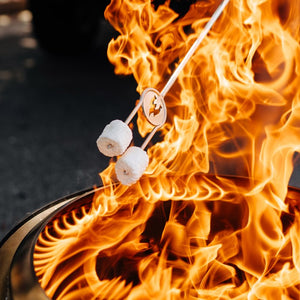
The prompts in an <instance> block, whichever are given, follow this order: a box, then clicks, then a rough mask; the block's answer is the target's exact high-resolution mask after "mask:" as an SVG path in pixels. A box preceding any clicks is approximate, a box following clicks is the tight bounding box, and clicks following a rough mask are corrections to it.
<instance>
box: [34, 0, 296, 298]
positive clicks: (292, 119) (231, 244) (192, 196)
mask: <svg viewBox="0 0 300 300" xmlns="http://www.w3.org/2000/svg"><path fill="white" fill-rule="evenodd" d="M219 3H220V1H196V2H195V3H194V4H192V5H191V6H190V9H189V11H188V12H187V13H186V14H185V15H182V14H178V13H176V12H174V11H173V10H172V9H171V8H170V6H171V5H172V1H166V3H164V4H161V5H159V6H158V7H156V6H155V1H153V2H152V1H150V0H144V1H142V0H113V1H112V2H111V4H110V5H109V6H108V7H107V9H106V11H105V17H106V18H107V19H108V20H109V22H110V23H111V24H112V25H113V26H114V28H115V29H116V30H117V31H118V32H119V36H118V37H117V38H116V39H114V40H112V41H111V42H110V44H109V46H108V57H109V59H110V61H111V62H112V64H113V65H114V66H115V72H116V73H117V74H126V75H129V74H133V76H134V78H135V79H136V81H137V83H138V85H137V90H138V92H139V93H141V92H142V91H143V90H144V89H145V88H147V87H154V88H156V89H158V90H161V89H162V87H163V86H164V84H165V83H166V81H167V79H168V78H169V77H170V75H171V74H172V72H173V71H174V69H175V68H176V66H177V65H178V63H179V62H180V59H181V58H182V57H184V55H185V53H186V52H187V51H188V49H189V47H190V46H191V45H192V43H193V41H194V40H195V39H196V38H197V37H198V35H199V33H200V32H201V30H202V29H203V27H204V26H205V24H206V23H207V21H208V20H209V17H210V16H211V15H212V13H213V11H214V10H215V9H216V7H217V6H218V4H219ZM299 20H300V1H299V0H292V1H283V0H231V1H230V3H229V5H228V6H227V8H226V9H225V11H224V13H223V14H222V16H221V17H220V19H219V20H218V21H217V23H216V24H215V25H214V26H213V28H212V30H211V31H210V33H209V35H208V36H207V37H206V38H205V39H204V41H203V43H202V44H201V46H200V47H199V49H198V50H197V51H196V53H195V55H194V56H193V57H192V59H191V60H190V62H189V63H188V65H187V66H186V67H185V68H184V70H183V71H182V73H181V74H180V76H179V78H178V80H177V82H176V83H175V85H174V86H173V87H172V89H171V90H170V92H169V93H168V94H167V96H166V97H165V101H166V105H167V109H168V120H167V123H166V124H165V126H164V127H163V128H162V129H161V131H160V134H161V141H160V142H158V143H156V144H155V145H153V146H151V147H150V148H149V149H148V154H149V157H150V165H149V167H148V169H147V171H146V173H145V175H144V176H143V177H142V179H141V180H140V181H139V182H137V183H136V184H135V185H133V186H131V187H124V186H122V185H115V184H114V183H113V179H112V178H114V173H113V169H114V163H111V165H110V166H109V167H108V168H107V169H106V170H105V171H103V172H102V173H101V178H102V180H103V182H104V185H105V188H104V189H101V191H100V192H96V193H95V197H94V201H93V204H92V205H91V207H90V208H89V209H88V210H84V211H82V212H81V213H80V214H79V215H80V218H78V217H77V215H76V213H73V214H72V215H71V216H69V215H68V217H63V216H61V217H59V218H58V219H57V220H54V221H53V222H52V223H51V224H50V225H49V226H48V227H46V229H45V230H44V232H43V233H42V234H41V236H40V237H39V240H38V243H37V245H36V247H35V253H34V263H35V270H36V274H37V276H38V277H39V280H40V283H41V285H42V287H43V288H44V289H45V290H46V293H47V295H49V296H50V297H53V298H55V299H74V298H81V299H118V298H120V299H124V298H128V299H246V298H247V299H297V298H299V296H300V288H299V286H300V258H299V251H300V246H299V245H300V225H299V222H300V221H299V205H298V206H297V199H296V198H293V197H292V198H291V196H290V194H289V195H288V197H287V192H288V182H289V180H290V177H291V174H292V172H293V158H294V154H295V153H296V152H297V151H299V145H300V119H299V118H300V101H299V100H300V96H299V95H300V89H299V86H300V22H299ZM137 123H138V129H139V131H140V134H141V135H142V136H145V135H146V134H147V133H148V132H149V130H151V128H150V127H149V124H148V123H147V121H146V120H145V118H144V117H143V115H142V114H141V113H140V114H139V117H138V121H137ZM207 173H214V174H216V176H211V175H206V174H207ZM222 174H223V175H224V174H227V175H234V176H244V177H245V178H247V179H238V180H237V179H234V178H235V177H224V176H220V175H222ZM297 195H298V197H299V194H297V193H296V196H297ZM292 196H293V195H292ZM298 203H299V202H298ZM70 220H71V221H70ZM50 229H51V230H50Z"/></svg>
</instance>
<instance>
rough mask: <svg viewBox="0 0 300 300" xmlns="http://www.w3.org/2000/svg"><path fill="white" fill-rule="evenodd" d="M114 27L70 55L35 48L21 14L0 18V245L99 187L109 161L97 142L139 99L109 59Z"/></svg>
mask: <svg viewBox="0 0 300 300" xmlns="http://www.w3.org/2000/svg"><path fill="white" fill-rule="evenodd" d="M111 34H112V30H111V28H109V26H108V25H107V24H106V23H105V22H104V21H103V20H102V21H101V28H100V32H99V36H98V39H97V47H95V48H94V49H93V50H92V51H91V52H89V53H86V54H85V55H81V56H75V57H56V56H51V55H48V54H46V53H45V52H43V51H42V50H41V49H39V47H38V45H37V42H36V40H35V39H34V38H33V36H32V33H31V23H30V22H29V20H28V18H27V16H26V14H25V15H24V14H23V16H22V14H21V15H14V16H12V17H10V18H8V17H4V18H3V16H0V240H1V239H2V238H3V236H4V235H5V233H7V232H8V231H9V230H10V229H12V228H13V226H15V224H17V223H18V222H19V221H20V220H21V219H23V218H25V217H26V216H27V215H28V214H30V213H32V212H33V211H35V210H37V209H39V208H41V207H42V206H44V205H46V204H48V203H49V202H52V201H54V200H56V199H58V198H60V197H63V196H66V195H68V194H72V193H74V192H76V191H80V190H83V189H86V188H90V187H92V186H94V185H99V184H100V183H101V181H100V177H99V175H98V173H99V172H100V171H101V170H103V169H104V168H105V167H106V166H107V165H108V161H109V160H108V159H107V158H106V157H104V156H103V155H102V154H100V153H99V152H98V149H97V147H96V139H97V137H98V136H99V134H100V133H101V131H102V129H103V127H104V126H105V125H106V124H107V123H109V122H110V121H111V120H112V119H117V118H118V119H125V118H126V117H127V115H128V114H129V112H130V111H131V110H132V108H133V107H134V104H135V101H136V99H138V94H137V93H136V91H135V89H136V83H135V81H134V80H133V78H131V77H117V76H115V75H114V72H113V67H112V66H111V65H110V63H109V62H108V60H107V57H106V47H107V43H108V41H109V40H110V38H111Z"/></svg>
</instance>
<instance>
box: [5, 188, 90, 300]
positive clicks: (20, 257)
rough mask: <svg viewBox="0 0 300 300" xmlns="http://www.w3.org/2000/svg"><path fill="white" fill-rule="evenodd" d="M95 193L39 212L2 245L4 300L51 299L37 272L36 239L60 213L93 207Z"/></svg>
mask: <svg viewBox="0 0 300 300" xmlns="http://www.w3.org/2000/svg"><path fill="white" fill-rule="evenodd" d="M94 191H95V189H89V190H85V191H81V192H78V193H75V194H72V195H70V196H67V197H63V198H61V199H59V200H56V201H54V202H52V203H51V204H49V205H47V206H45V207H43V208H41V209H40V210H38V211H36V212H35V213H33V214H32V215H30V216H29V217H28V218H26V219H24V220H23V221H21V222H20V223H19V224H18V225H17V226H16V227H15V228H13V229H12V230H11V232H9V233H8V234H7V235H6V237H5V238H4V239H3V240H2V241H1V243H0V266H1V268H0V298H1V299H14V300H17V299H37V300H38V299H49V298H48V297H47V296H46V294H45V293H44V291H43V289H42V288H41V287H40V285H39V283H38V280H37V278H36V276H35V272H34V269H33V257H32V255H33V250H34V246H35V242H36V239H37V237H38V235H39V233H40V232H41V230H42V229H43V228H44V226H45V225H46V224H47V222H48V221H49V220H50V219H51V218H53V217H54V216H55V215H56V214H58V213H59V212H60V211H62V210H64V209H65V208H66V207H69V206H70V205H72V204H76V205H82V204H83V202H84V203H85V204H86V203H90V202H91V200H92V197H93V194H94Z"/></svg>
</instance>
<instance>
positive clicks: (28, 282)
mask: <svg viewBox="0 0 300 300" xmlns="http://www.w3.org/2000/svg"><path fill="white" fill-rule="evenodd" d="M212 178H213V179H215V177H214V176H212ZM227 178H228V177H227ZM219 179H220V178H219ZM230 179H233V180H234V182H235V183H236V184H237V186H239V185H240V186H243V185H245V184H247V181H248V180H247V179H245V178H236V177H230ZM217 180H218V179H217ZM102 189H104V187H100V188H97V189H89V190H85V191H82V192H79V193H76V194H73V195H70V196H67V197H64V198H61V199H59V200H57V201H54V202H53V203H51V204H49V205H48V206H46V207H43V208H41V209H40V210H38V211H37V212H35V213H33V214H32V215H31V216H30V217H28V218H26V219H25V220H23V221H22V222H21V223H20V224H19V225H17V226H16V227H15V228H14V229H13V230H12V231H11V232H10V233H9V234H8V235H7V236H6V237H5V238H4V240H3V241H2V242H1V244H0V265H1V269H0V298H1V299H7V300H9V299H11V300H21V299H22V300H27V299H28V300H29V299H30V300H32V299H35V300H39V299H43V300H47V299H48V300H49V297H48V296H47V295H46V293H45V291H44V290H43V289H42V287H41V286H40V284H39V281H38V278H37V276H36V274H35V270H34V259H33V253H34V248H35V245H36V243H37V240H38V237H39V235H40V233H41V232H42V231H43V229H44V228H45V226H46V225H47V224H49V223H50V222H51V221H53V219H56V218H59V217H60V216H62V215H63V214H65V213H67V212H71V211H73V210H75V209H78V208H81V207H83V206H85V207H90V205H91V203H92V200H93V197H94V195H95V192H96V191H101V190H102ZM299 199H300V190H299V189H297V188H294V187H289V189H288V194H287V197H286V202H287V203H288V204H289V207H290V208H291V211H290V214H289V213H283V214H282V216H281V221H282V224H283V227H286V228H288V227H289V226H290V224H292V223H293V218H294V213H293V210H294V209H297V210H298V209H299Z"/></svg>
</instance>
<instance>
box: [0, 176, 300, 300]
mask: <svg viewBox="0 0 300 300" xmlns="http://www.w3.org/2000/svg"><path fill="white" fill-rule="evenodd" d="M170 180H172V178H170ZM194 180H197V181H198V183H199V186H202V187H205V186H206V187H208V186H211V185H214V184H217V185H218V186H220V187H222V186H223V185H224V186H226V185H228V184H234V185H235V186H237V187H238V188H239V190H244V189H249V187H250V186H251V182H250V181H249V179H246V178H238V177H216V176H213V175H209V176H204V177H203V176H202V175H198V176H196V177H195V178H194ZM143 184H146V183H145V182H144V183H143V182H142V183H141V186H142V185H143ZM115 188H118V187H115ZM204 190H205V189H204ZM206 191H208V190H206ZM110 192H111V187H103V188H99V189H96V190H90V191H85V192H82V193H80V194H77V195H72V196H70V197H67V198H63V199H60V200H59V201H56V202H54V203H52V205H50V206H48V207H45V208H43V209H42V210H40V211H39V212H37V213H36V214H35V215H32V216H31V218H29V219H28V220H26V221H25V222H23V223H21V224H20V226H18V227H17V228H15V229H14V230H13V231H12V232H11V234H10V235H9V236H8V237H7V238H6V241H4V242H3V243H2V246H1V248H0V253H1V258H4V259H3V263H4V264H2V266H5V267H4V268H2V269H1V272H2V273H1V278H0V279H1V284H2V286H1V296H2V297H4V298H5V297H7V299H14V300H17V299H77V298H80V299H92V298H97V299H124V298H127V297H129V295H130V297H132V298H136V299H139V297H146V295H149V294H150V295H151V297H154V298H155V297H158V295H161V294H162V295H164V296H166V295H168V294H173V295H172V297H175V298H176V297H177V298H180V297H186V298H190V297H199V296H200V295H202V296H201V297H203V296H205V297H216V293H217V291H218V292H220V293H222V295H223V297H224V299H225V298H228V299H230V298H236V297H238V296H241V295H244V296H245V295H247V294H249V290H251V289H253V291H254V292H255V293H257V292H258V291H259V289H261V292H260V293H264V294H267V295H268V294H270V295H272V294H278V295H279V294H285V295H286V296H287V297H289V299H296V298H295V297H297V295H298V296H299V289H297V286H294V284H293V280H295V278H294V279H293V278H292V277H289V280H288V281H287V280H285V278H284V277H281V278H280V277H278V280H279V279H281V280H282V282H281V284H283V283H284V284H283V286H280V285H279V284H278V286H275V285H274V281H273V277H275V279H274V280H275V282H276V280H277V279H276V276H278V272H279V270H280V269H282V268H283V266H286V265H287V264H291V265H292V264H293V260H292V258H291V251H293V249H295V248H294V247H297V245H295V244H294V242H293V236H292V232H293V231H294V230H295V228H297V226H299V224H298V225H297V222H299V221H297V219H295V217H296V216H297V214H298V213H299V206H300V202H299V197H300V191H299V190H298V189H296V188H292V187H290V188H289V191H288V194H287V197H286V204H287V205H288V207H289V211H290V212H289V213H284V212H283V213H282V214H281V215H280V216H278V218H277V220H276V222H277V221H279V222H280V226H281V228H282V236H283V237H284V238H285V239H286V243H285V244H284V247H282V248H281V249H280V250H279V251H273V250H272V249H269V250H268V251H267V252H266V253H259V252H257V253H256V254H255V256H254V257H252V261H249V260H248V259H247V255H249V254H248V253H247V251H248V250H249V249H247V247H248V245H249V242H250V243H256V242H257V240H259V239H260V237H259V236H256V238H255V239H256V241H255V240H254V239H253V240H252V241H249V240H244V238H243V235H244V233H243V231H247V230H248V229H249V228H250V227H251V226H250V227H249V223H251V221H250V216H249V207H248V205H249V202H247V199H246V198H247V197H246V198H244V197H243V196H241V194H238V191H236V193H235V192H234V191H233V192H232V193H225V194H224V193H222V190H218V191H217V190H215V191H214V194H213V195H212V194H209V193H207V194H206V193H203V190H202V192H200V190H199V193H198V195H195V194H194V195H193V198H194V200H193V201H191V200H189V201H181V200H179V199H176V198H177V196H179V195H177V196H176V195H174V199H172V197H170V199H168V197H166V198H165V196H164V195H162V196H161V198H162V200H161V201H158V202H155V203H151V200H150V199H149V200H150V201H148V202H146V201H144V200H143V199H130V202H131V203H134V204H131V203H129V202H128V200H127V199H126V200H125V201H124V200H122V199H121V198H120V199H119V201H123V204H120V205H119V207H118V208H117V209H115V208H113V210H114V213H113V214H112V213H111V212H109V211H110V210H111V209H112V208H108V210H107V212H101V209H102V208H101V207H96V206H95V204H94V202H95V201H93V200H95V199H96V198H97V197H98V198H99V197H102V195H105V197H108V195H109V194H110ZM130 195H132V190H131V191H130V190H127V191H126V192H125V194H124V195H123V196H122V197H130ZM233 199H235V201H232V200H233ZM247 203H248V204H247ZM111 211H112V210H111ZM97 214H98V215H97ZM141 214H142V215H144V216H145V215H146V217H141ZM99 215H101V217H100V219H101V220H100V219H99ZM262 218H263V215H262ZM207 222H208V223H209V228H205V226H203V225H204V224H205V223H207ZM276 222H275V223H276ZM130 224H131V225H130ZM260 225H262V227H261V228H260V227H258V228H259V231H258V232H257V234H258V235H261V236H263V237H265V235H269V238H274V240H273V241H272V243H274V245H275V244H276V242H278V240H277V241H276V239H275V236H274V234H273V233H271V232H270V230H271V229H270V228H269V225H270V224H268V221H266V220H261V224H260ZM247 228H248V229H247ZM124 230H125V231H126V232H122V231H124ZM252 230H253V229H252ZM252 235H253V238H254V232H252ZM259 242H260V243H268V242H270V241H263V240H262V239H260V241H259ZM207 244H209V247H208V249H206V247H207V246H205V245H207ZM206 250H208V252H206ZM203 251H204V253H202V252H203ZM252 254H253V253H252ZM262 256H263V257H264V258H265V259H266V260H264V270H260V268H261V267H262V266H260V264H261V263H262V262H261V261H260V259H261V258H262ZM204 258H205V259H204ZM203 259H204V260H203ZM283 269H284V268H283ZM259 271H261V272H262V274H261V276H263V277H264V280H262V278H261V279H260V280H262V282H261V284H260V285H258V287H257V290H255V288H254V287H253V286H251V284H252V283H253V281H254V278H256V276H255V274H257V272H259ZM160 272H161V273H160ZM279 273H280V272H279ZM292 273H293V272H292V269H291V274H290V276H292ZM257 276H258V275H257ZM258 277H260V276H258ZM156 285H158V286H156ZM165 285H167V286H168V288H167V289H166V287H165ZM254 286H255V285H254ZM155 287H157V289H155ZM158 287H159V289H158ZM164 288H165V290H163V289H164Z"/></svg>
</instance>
